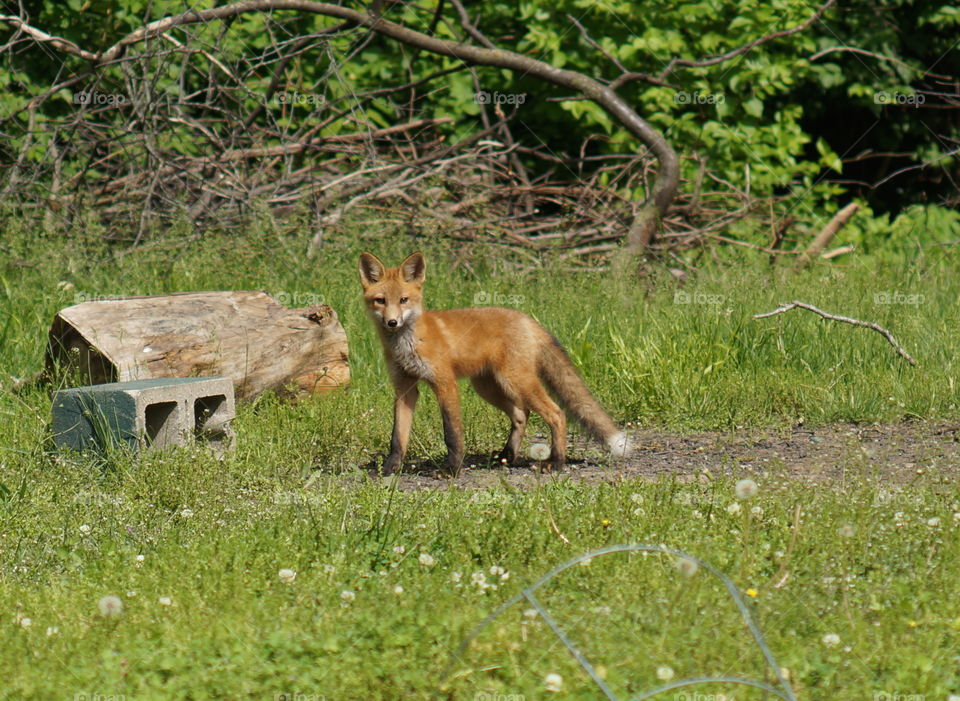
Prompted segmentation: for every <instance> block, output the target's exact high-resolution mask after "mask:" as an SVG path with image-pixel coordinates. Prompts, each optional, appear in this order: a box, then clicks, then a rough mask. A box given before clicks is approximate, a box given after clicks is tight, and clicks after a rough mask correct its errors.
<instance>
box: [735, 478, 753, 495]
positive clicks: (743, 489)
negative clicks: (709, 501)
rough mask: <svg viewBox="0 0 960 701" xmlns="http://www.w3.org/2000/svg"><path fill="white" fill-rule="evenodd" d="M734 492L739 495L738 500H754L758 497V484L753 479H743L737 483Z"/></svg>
mask: <svg viewBox="0 0 960 701" xmlns="http://www.w3.org/2000/svg"><path fill="white" fill-rule="evenodd" d="M733 491H734V493H735V494H736V495H737V499H752V498H753V497H755V496H757V491H758V488H757V483H756V482H754V481H753V480H752V479H742V480H740V481H739V482H737V485H736V486H735V487H734V488H733Z"/></svg>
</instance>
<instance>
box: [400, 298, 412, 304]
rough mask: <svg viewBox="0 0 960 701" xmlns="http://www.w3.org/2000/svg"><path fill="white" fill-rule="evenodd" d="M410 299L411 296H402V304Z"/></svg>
mask: <svg viewBox="0 0 960 701" xmlns="http://www.w3.org/2000/svg"><path fill="white" fill-rule="evenodd" d="M409 301H410V298H409V297H401V298H400V304H406V303H407V302H409Z"/></svg>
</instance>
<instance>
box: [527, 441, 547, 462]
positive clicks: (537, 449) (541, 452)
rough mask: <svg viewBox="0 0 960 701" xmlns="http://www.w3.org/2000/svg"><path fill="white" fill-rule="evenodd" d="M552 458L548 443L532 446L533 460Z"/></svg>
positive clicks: (531, 457) (531, 454) (531, 455)
mask: <svg viewBox="0 0 960 701" xmlns="http://www.w3.org/2000/svg"><path fill="white" fill-rule="evenodd" d="M549 457H550V446H548V445H547V444H546V443H532V444H531V445H530V459H531V460H547V459H549Z"/></svg>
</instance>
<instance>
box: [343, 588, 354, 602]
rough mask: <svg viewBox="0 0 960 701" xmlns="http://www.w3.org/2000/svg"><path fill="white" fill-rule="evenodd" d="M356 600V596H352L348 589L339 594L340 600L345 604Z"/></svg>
mask: <svg viewBox="0 0 960 701" xmlns="http://www.w3.org/2000/svg"><path fill="white" fill-rule="evenodd" d="M356 598H357V595H356V594H354V593H353V592H352V591H350V590H349V589H344V590H343V591H342V592H340V600H341V601H342V602H343V603H345V604H349V603H350V602H351V601H353V600H354V599H356Z"/></svg>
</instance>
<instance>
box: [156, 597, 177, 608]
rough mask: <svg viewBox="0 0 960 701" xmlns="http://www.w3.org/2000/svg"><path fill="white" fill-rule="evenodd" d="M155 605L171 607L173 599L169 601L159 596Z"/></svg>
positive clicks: (168, 598) (167, 598)
mask: <svg viewBox="0 0 960 701" xmlns="http://www.w3.org/2000/svg"><path fill="white" fill-rule="evenodd" d="M157 603H159V604H160V605H161V606H172V605H173V599H171V598H170V597H169V596H161V597H160V598H159V599H157Z"/></svg>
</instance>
